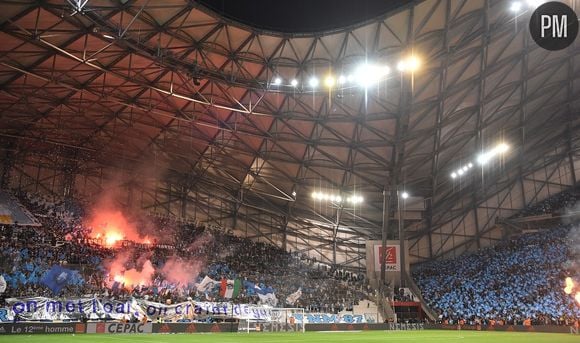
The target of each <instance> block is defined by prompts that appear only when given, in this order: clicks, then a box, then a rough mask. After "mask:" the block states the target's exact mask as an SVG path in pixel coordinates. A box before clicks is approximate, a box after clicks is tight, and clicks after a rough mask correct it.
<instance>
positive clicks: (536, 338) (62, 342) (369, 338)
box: [0, 330, 580, 343]
mask: <svg viewBox="0 0 580 343" xmlns="http://www.w3.org/2000/svg"><path fill="white" fill-rule="evenodd" d="M0 341H1V342H3V343H5V342H31V343H102V342H110V343H124V342H125V343H130V342H135V343H139V342H143V343H153V342H158V343H182V342H183V343H186V342H187V343H191V342H195V343H205V342H219V343H245V342H247V343H254V342H256V343H301V342H309V343H310V342H320V343H341V342H360V343H362V342H381V343H412V342H421V343H431V342H437V343H442V342H445V343H447V342H450V343H453V342H457V343H487V342H491V343H568V342H575V343H578V342H580V336H577V335H570V334H547V333H527V332H521V333H520V332H476V331H461V332H457V331H435V330H425V331H390V332H389V331H362V332H307V333H303V334H300V333H250V334H243V333H207V334H203V333H196V334H119V335H104V334H86V335H85V334H78V335H75V336H73V335H70V334H67V335H13V336H0Z"/></svg>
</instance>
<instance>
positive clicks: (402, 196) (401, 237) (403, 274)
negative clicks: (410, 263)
mask: <svg viewBox="0 0 580 343" xmlns="http://www.w3.org/2000/svg"><path fill="white" fill-rule="evenodd" d="M408 198H409V193H407V192H406V191H403V192H401V193H399V190H397V212H398V217H399V220H398V222H399V251H400V255H401V256H400V258H399V261H400V262H401V269H400V272H401V276H400V278H401V281H400V282H401V287H404V286H405V277H406V273H407V268H406V267H405V263H406V261H405V260H406V259H405V257H406V256H405V237H404V236H405V235H404V229H405V222H404V220H405V219H404V217H403V213H404V212H405V205H406V200H407V199H408ZM401 202H402V203H403V206H402V208H401Z"/></svg>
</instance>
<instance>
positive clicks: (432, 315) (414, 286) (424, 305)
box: [405, 274, 437, 321]
mask: <svg viewBox="0 0 580 343" xmlns="http://www.w3.org/2000/svg"><path fill="white" fill-rule="evenodd" d="M405 279H406V281H407V286H408V287H409V289H410V290H411V291H412V292H413V294H414V295H415V296H416V297H417V298H418V299H419V302H420V303H421V308H422V309H423V312H425V314H426V315H427V317H429V319H430V320H432V321H435V320H437V313H436V312H435V311H433V309H431V308H430V307H429V305H427V302H426V301H425V299H424V298H423V295H421V290H420V289H419V287H418V286H417V284H416V283H415V280H413V278H412V277H411V276H410V275H409V274H405Z"/></svg>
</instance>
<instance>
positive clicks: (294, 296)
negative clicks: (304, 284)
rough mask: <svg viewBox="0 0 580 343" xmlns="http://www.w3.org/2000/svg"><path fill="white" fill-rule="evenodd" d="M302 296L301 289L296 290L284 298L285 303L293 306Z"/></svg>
mask: <svg viewBox="0 0 580 343" xmlns="http://www.w3.org/2000/svg"><path fill="white" fill-rule="evenodd" d="M301 296H302V288H298V290H297V291H296V292H294V293H292V294H290V295H289V296H287V297H286V303H287V304H290V305H294V304H295V303H296V301H298V299H300V297H301Z"/></svg>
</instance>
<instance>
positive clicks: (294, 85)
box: [290, 79, 298, 87]
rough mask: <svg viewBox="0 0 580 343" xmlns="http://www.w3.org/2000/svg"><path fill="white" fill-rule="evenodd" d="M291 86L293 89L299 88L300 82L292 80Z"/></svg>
mask: <svg viewBox="0 0 580 343" xmlns="http://www.w3.org/2000/svg"><path fill="white" fill-rule="evenodd" d="M290 84H291V85H292V87H296V86H298V80H296V79H292V81H290Z"/></svg>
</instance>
